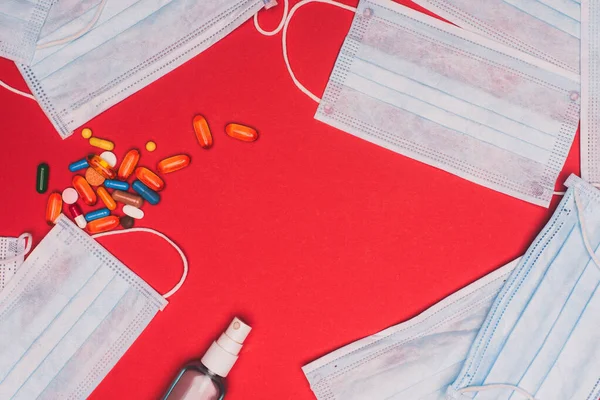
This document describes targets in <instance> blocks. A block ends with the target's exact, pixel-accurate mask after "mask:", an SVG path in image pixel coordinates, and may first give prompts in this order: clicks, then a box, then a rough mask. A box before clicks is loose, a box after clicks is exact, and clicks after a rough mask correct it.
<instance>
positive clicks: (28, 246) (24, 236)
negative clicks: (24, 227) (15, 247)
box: [0, 233, 33, 264]
mask: <svg viewBox="0 0 600 400" xmlns="http://www.w3.org/2000/svg"><path fill="white" fill-rule="evenodd" d="M21 240H25V249H24V250H23V251H22V252H20V253H17V254H15V255H14V256H12V257H8V258H5V259H3V260H2V259H0V263H2V264H6V263H10V262H13V261H15V260H16V259H18V258H21V257H25V255H27V253H29V251H30V250H31V244H32V243H33V238H32V236H31V233H23V234H22V235H21V236H19V237H18V238H17V241H21Z"/></svg>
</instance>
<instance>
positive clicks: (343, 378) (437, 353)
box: [302, 260, 518, 400]
mask: <svg viewBox="0 0 600 400" xmlns="http://www.w3.org/2000/svg"><path fill="white" fill-rule="evenodd" d="M517 262H518V260H515V261H513V262H511V263H509V264H507V265H505V266H503V267H502V268H499V269H497V270H496V271H494V272H492V273H491V274H489V275H487V276H485V277H483V278H481V279H479V280H478V281H476V282H474V283H472V284H470V285H469V286H467V287H465V288H463V289H461V290H459V291H458V292H456V293H454V294H453V295H451V296H449V297H447V298H446V299H444V300H442V301H441V302H439V303H438V304H436V305H434V306H433V307H431V308H430V309H428V310H427V311H425V312H423V313H422V314H420V315H418V316H417V317H415V318H413V319H411V320H409V321H407V322H404V323H401V324H399V325H396V326H393V327H391V328H388V329H386V330H384V331H382V332H379V333H376V334H374V335H372V336H369V337H366V338H364V339H361V340H358V341H356V342H354V343H352V344H349V345H347V346H345V347H342V348H340V349H338V350H336V351H334V352H333V353H331V354H328V355H326V356H324V357H322V358H320V359H318V360H316V361H313V362H311V363H310V364H308V365H305V366H304V367H303V368H302V370H303V371H304V373H305V374H306V378H307V379H308V381H309V382H310V386H311V389H312V390H313V392H314V394H315V396H316V398H317V399H318V400H331V399H340V400H341V399H343V400H366V399H368V400H383V399H386V400H391V399H397V400H417V399H419V400H425V399H426V400H434V399H435V400H443V399H444V398H445V393H446V388H447V387H448V386H449V385H450V384H451V383H452V382H453V381H454V379H456V377H457V376H458V373H459V372H460V370H461V368H462V364H463V361H464V359H465V358H466V357H467V354H468V352H469V349H470V347H471V345H472V344H473V341H474V340H475V337H476V336H477V332H478V331H479V328H480V327H481V324H482V323H483V321H484V320H485V317H486V315H487V313H488V311H489V309H490V307H491V306H492V303H493V301H494V299H495V298H496V295H497V294H498V292H499V291H500V289H501V288H502V285H503V284H504V282H505V280H506V279H507V278H508V276H509V275H510V273H511V271H512V270H513V269H514V268H515V266H516V265H517Z"/></svg>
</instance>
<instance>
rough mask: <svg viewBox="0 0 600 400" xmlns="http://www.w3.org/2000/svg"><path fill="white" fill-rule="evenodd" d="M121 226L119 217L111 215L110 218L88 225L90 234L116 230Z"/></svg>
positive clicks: (97, 220)
mask: <svg viewBox="0 0 600 400" xmlns="http://www.w3.org/2000/svg"><path fill="white" fill-rule="evenodd" d="M117 226H119V217H117V216H115V215H109V216H108V217H104V218H100V219H96V220H94V221H92V222H90V223H88V224H87V230H88V232H89V233H101V232H106V231H110V230H113V229H115V228H116V227H117Z"/></svg>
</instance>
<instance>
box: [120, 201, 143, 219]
mask: <svg viewBox="0 0 600 400" xmlns="http://www.w3.org/2000/svg"><path fill="white" fill-rule="evenodd" d="M123 212H124V213H125V215H128V216H130V217H131V218H135V219H142V218H144V212H143V211H142V210H140V209H139V208H137V207H134V206H130V205H129V204H127V205H125V206H123Z"/></svg>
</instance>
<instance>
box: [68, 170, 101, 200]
mask: <svg viewBox="0 0 600 400" xmlns="http://www.w3.org/2000/svg"><path fill="white" fill-rule="evenodd" d="M73 187H74V188H75V190H77V193H79V197H81V200H83V202H84V203H85V204H87V205H88V206H93V205H94V204H96V201H98V198H97V197H96V193H95V192H94V189H92V187H91V186H90V184H89V183H88V182H87V181H86V180H85V178H84V177H83V176H81V175H75V176H74V177H73Z"/></svg>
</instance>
